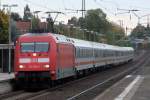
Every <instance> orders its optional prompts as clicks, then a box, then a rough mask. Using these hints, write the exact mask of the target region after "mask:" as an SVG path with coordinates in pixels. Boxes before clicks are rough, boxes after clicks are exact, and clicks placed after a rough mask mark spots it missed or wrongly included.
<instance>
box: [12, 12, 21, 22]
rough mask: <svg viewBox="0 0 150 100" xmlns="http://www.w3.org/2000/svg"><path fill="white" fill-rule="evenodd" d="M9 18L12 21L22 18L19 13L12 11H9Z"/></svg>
mask: <svg viewBox="0 0 150 100" xmlns="http://www.w3.org/2000/svg"><path fill="white" fill-rule="evenodd" d="M11 18H12V19H13V20H14V21H20V20H22V18H21V17H20V15H19V14H18V13H14V12H12V13H11Z"/></svg>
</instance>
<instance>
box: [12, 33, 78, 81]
mask: <svg viewBox="0 0 150 100" xmlns="http://www.w3.org/2000/svg"><path fill="white" fill-rule="evenodd" d="M63 38H65V36H64V37H62V36H61V38H60V37H59V36H55V35H52V34H44V33H43V34H25V35H22V36H20V37H19V38H18V40H17V41H16V48H15V76H16V80H18V81H29V80H44V79H50V80H58V79H61V78H65V77H68V76H72V75H74V74H75V73H74V58H75V57H74V56H75V55H74V45H73V44H72V43H71V42H72V41H68V40H66V39H63ZM60 41H61V42H60Z"/></svg>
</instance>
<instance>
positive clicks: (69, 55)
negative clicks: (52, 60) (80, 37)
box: [58, 43, 75, 78]
mask: <svg viewBox="0 0 150 100" xmlns="http://www.w3.org/2000/svg"><path fill="white" fill-rule="evenodd" d="M58 72H59V73H58V76H59V78H65V77H69V76H72V75H74V74H75V71H74V47H73V45H72V44H64V43H61V44H58Z"/></svg>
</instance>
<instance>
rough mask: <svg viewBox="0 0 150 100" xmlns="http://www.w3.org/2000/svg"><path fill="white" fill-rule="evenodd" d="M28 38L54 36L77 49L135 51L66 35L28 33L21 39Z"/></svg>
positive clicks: (57, 40)
mask: <svg viewBox="0 0 150 100" xmlns="http://www.w3.org/2000/svg"><path fill="white" fill-rule="evenodd" d="M28 36H48V37H49V36H52V37H53V38H54V40H55V41H56V43H72V44H74V46H75V47H79V48H87V47H88V48H95V49H96V48H97V49H106V50H117V51H126V50H129V51H133V50H134V49H133V48H132V47H119V46H114V45H108V44H104V43H97V42H91V41H85V40H80V39H75V38H70V37H67V36H64V35H60V34H52V33H40V34H38V33H35V34H34V33H27V34H24V35H22V36H21V37H28Z"/></svg>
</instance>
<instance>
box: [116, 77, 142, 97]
mask: <svg viewBox="0 0 150 100" xmlns="http://www.w3.org/2000/svg"><path fill="white" fill-rule="evenodd" d="M140 79H141V76H140V75H138V76H137V77H136V78H135V79H134V80H133V81H132V83H130V84H129V85H128V86H127V87H126V88H125V90H124V91H123V92H122V93H121V94H120V95H119V96H118V97H116V98H115V99H114V100H124V98H125V97H126V96H127V94H128V93H129V92H130V91H131V90H132V89H133V88H134V85H135V84H136V83H137V82H139V80H140Z"/></svg>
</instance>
